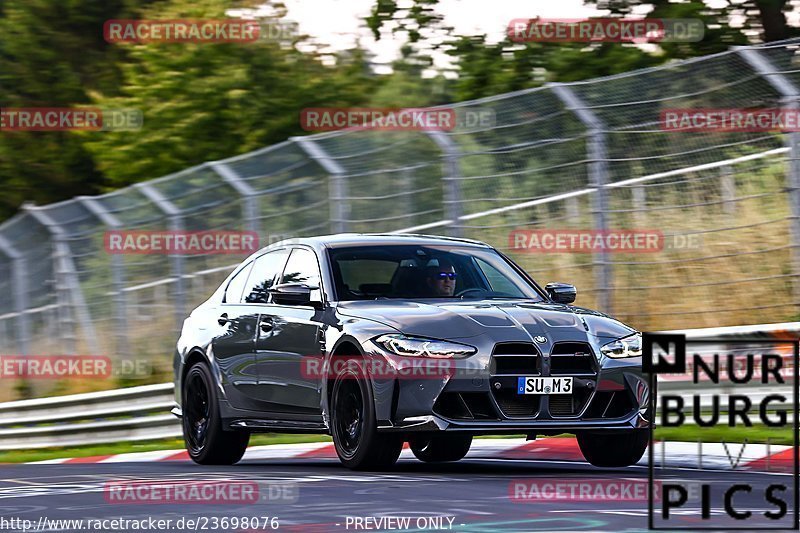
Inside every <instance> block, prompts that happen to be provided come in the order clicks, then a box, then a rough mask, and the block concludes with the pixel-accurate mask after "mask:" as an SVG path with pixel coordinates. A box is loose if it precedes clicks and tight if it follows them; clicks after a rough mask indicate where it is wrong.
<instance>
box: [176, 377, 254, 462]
mask: <svg viewBox="0 0 800 533" xmlns="http://www.w3.org/2000/svg"><path fill="white" fill-rule="evenodd" d="M213 383H214V380H213V378H212V377H211V371H210V370H209V369H208V365H207V364H205V363H195V364H194V365H193V366H192V367H191V368H190V369H189V372H187V374H186V379H185V380H184V382H183V420H182V423H183V440H184V442H185V443H186V450H187V451H188V452H189V457H191V458H192V460H193V461H194V462H195V463H197V464H201V465H232V464H235V463H238V462H239V460H240V459H241V458H242V456H243V455H244V452H245V450H247V443H248V442H249V441H250V433H249V432H248V431H223V429H222V418H221V417H220V414H219V399H218V397H217V393H216V389H215V388H214V386H213Z"/></svg>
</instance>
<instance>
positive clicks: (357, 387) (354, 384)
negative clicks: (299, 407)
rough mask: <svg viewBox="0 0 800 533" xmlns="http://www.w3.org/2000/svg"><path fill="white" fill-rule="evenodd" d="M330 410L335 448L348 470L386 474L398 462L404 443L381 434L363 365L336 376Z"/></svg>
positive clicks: (354, 365) (353, 366)
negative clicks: (378, 471) (385, 470)
mask: <svg viewBox="0 0 800 533" xmlns="http://www.w3.org/2000/svg"><path fill="white" fill-rule="evenodd" d="M353 361H354V362H355V361H356V360H353ZM330 408H331V434H332V436H333V444H334V447H335V448H336V454H337V455H338V456H339V460H340V461H341V462H342V464H343V465H344V466H346V467H347V468H350V469H353V470H383V469H386V468H389V467H391V466H392V465H393V464H395V463H396V462H397V458H398V457H400V451H401V450H402V449H403V439H402V438H401V437H399V436H396V435H392V434H382V433H378V427H377V422H376V416H375V402H374V401H373V399H372V393H371V390H370V385H369V382H368V381H367V378H366V374H365V373H364V371H363V369H362V368H361V367H360V365H357V364H352V365H347V368H345V369H343V370H342V371H341V372H340V373H339V374H338V375H337V376H336V378H335V380H334V383H333V389H332V392H331V403H330Z"/></svg>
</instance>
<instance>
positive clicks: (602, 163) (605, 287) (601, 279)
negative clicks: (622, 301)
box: [549, 83, 613, 314]
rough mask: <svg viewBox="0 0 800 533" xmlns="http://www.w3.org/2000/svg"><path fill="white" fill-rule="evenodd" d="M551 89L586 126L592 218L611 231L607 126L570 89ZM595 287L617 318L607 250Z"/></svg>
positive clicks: (598, 263) (600, 256)
mask: <svg viewBox="0 0 800 533" xmlns="http://www.w3.org/2000/svg"><path fill="white" fill-rule="evenodd" d="M549 87H550V88H551V89H552V90H553V93H555V95H556V96H557V97H558V98H559V100H561V102H562V103H563V104H564V107H566V108H567V109H569V110H570V111H572V112H573V113H575V115H576V116H577V117H578V120H580V121H581V122H582V123H583V125H584V126H586V135H587V137H586V155H587V159H588V160H589V185H590V186H591V187H593V188H594V189H595V191H594V196H593V198H592V214H593V217H594V229H595V230H597V231H600V232H606V231H608V191H607V189H606V184H607V183H608V156H607V154H606V146H607V143H606V133H605V124H603V121H602V120H600V118H599V117H598V116H597V114H595V113H594V112H593V111H592V110H591V109H589V108H588V107H587V106H586V105H585V104H584V103H583V102H582V101H581V99H580V98H579V97H578V95H577V94H575V92H574V91H573V90H572V89H570V88H569V86H567V85H563V84H560V83H551V84H549ZM593 263H594V272H595V283H596V284H597V292H598V297H597V298H598V299H597V306H598V308H599V309H600V310H601V311H603V312H605V313H609V314H613V308H612V302H611V291H612V279H613V278H612V276H613V272H612V265H611V262H610V261H609V260H608V252H607V251H606V250H605V249H601V250H600V251H598V252H596V253H595V254H594V259H593Z"/></svg>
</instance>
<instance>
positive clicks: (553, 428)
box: [378, 412, 649, 435]
mask: <svg viewBox="0 0 800 533" xmlns="http://www.w3.org/2000/svg"><path fill="white" fill-rule="evenodd" d="M648 427H649V422H648V421H647V419H646V418H645V416H644V415H643V414H642V413H639V412H636V413H635V414H633V415H632V416H629V417H626V418H623V419H617V420H611V419H607V420H571V421H565V420H530V421H523V420H499V421H464V420H449V419H445V418H442V417H440V416H438V415H426V416H420V417H408V418H405V419H403V420H402V421H400V422H398V423H396V424H389V425H382V426H378V431H380V432H389V433H391V432H402V433H409V432H436V431H455V432H457V431H462V432H467V433H472V434H475V435H482V434H486V435H497V434H517V433H540V434H542V433H548V434H549V433H553V434H556V433H567V432H569V433H574V432H575V431H629V430H632V429H647V428H648Z"/></svg>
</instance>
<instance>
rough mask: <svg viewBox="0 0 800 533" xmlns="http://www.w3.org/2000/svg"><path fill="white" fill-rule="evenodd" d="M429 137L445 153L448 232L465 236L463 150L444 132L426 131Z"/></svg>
mask: <svg viewBox="0 0 800 533" xmlns="http://www.w3.org/2000/svg"><path fill="white" fill-rule="evenodd" d="M425 133H427V134H428V137H430V138H431V140H432V141H433V142H434V143H436V146H438V147H439V149H440V150H441V151H442V153H443V154H444V166H443V172H442V174H443V176H442V180H443V181H444V211H445V213H444V216H445V217H446V218H447V219H448V220H450V221H451V223H450V225H449V226H448V227H449V228H450V231H449V232H448V233H449V234H450V235H451V236H452V237H463V236H464V231H463V228H462V227H461V224H460V220H461V216H462V215H463V212H462V194H461V178H462V177H463V176H462V175H461V164H460V159H461V152H460V150H459V149H458V146H457V145H456V143H454V142H453V140H452V139H450V137H448V136H447V134H445V133H444V132H441V131H436V130H430V131H426V132H425Z"/></svg>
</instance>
